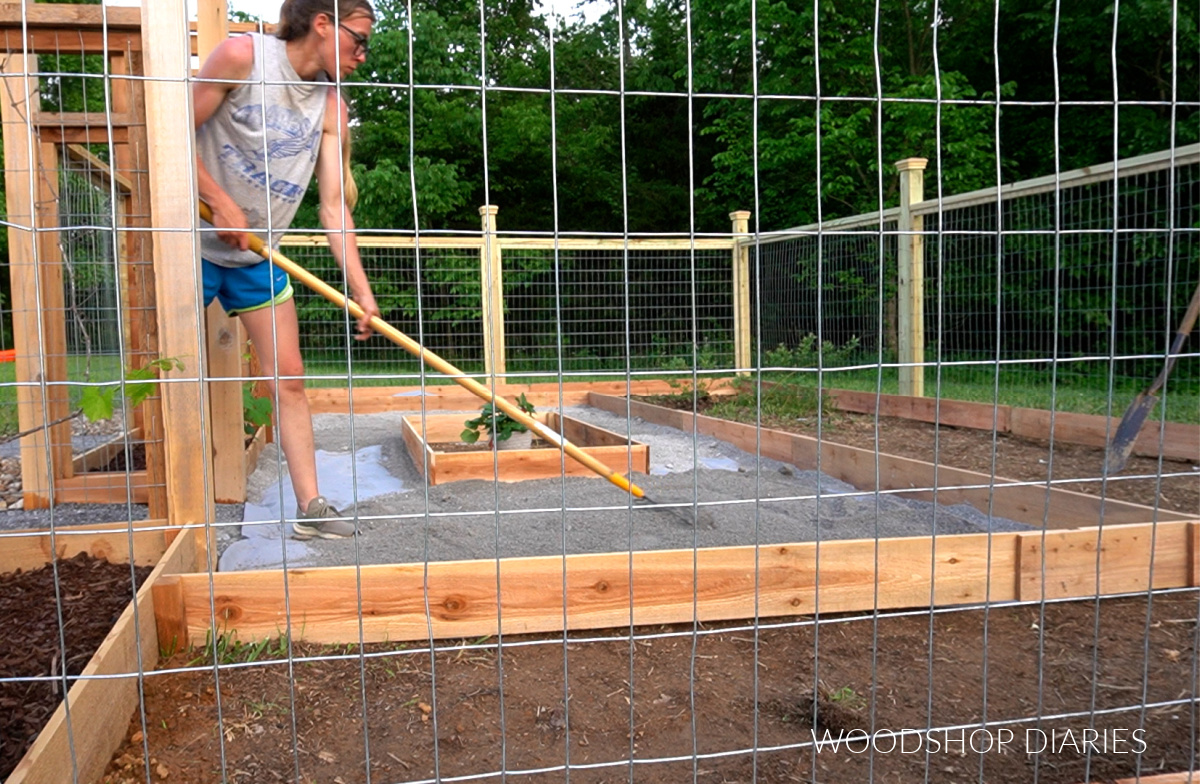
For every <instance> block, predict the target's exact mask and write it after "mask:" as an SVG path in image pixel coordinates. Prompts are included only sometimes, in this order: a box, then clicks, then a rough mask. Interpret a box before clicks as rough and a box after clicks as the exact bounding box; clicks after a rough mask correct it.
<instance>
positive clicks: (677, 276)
mask: <svg viewBox="0 0 1200 784" xmlns="http://www.w3.org/2000/svg"><path fill="white" fill-rule="evenodd" d="M686 244H687V243H686V241H685V242H680V243H679V246H680V247H679V248H677V249H674V250H645V249H634V250H630V251H629V252H628V253H626V252H624V251H623V250H620V249H617V250H609V249H604V250H574V249H571V250H559V251H558V252H557V253H556V252H555V251H553V250H527V249H520V250H518V249H507V250H505V251H504V257H503V258H504V301H505V336H506V337H505V340H506V343H507V347H508V361H509V370H510V371H524V372H537V373H554V372H557V371H558V370H560V369H561V370H563V371H564V372H571V373H586V372H588V371H601V372H603V371H609V372H611V371H624V370H626V369H627V368H629V369H634V370H665V369H670V368H673V369H676V370H679V369H683V368H690V367H692V365H693V364H696V365H697V367H699V368H701V369H716V368H722V367H725V368H727V367H732V363H733V319H732V309H731V302H732V288H731V269H730V260H729V259H730V254H729V251H728V250H709V249H698V250H694V251H691V250H689V249H688V248H687V247H686ZM693 351H695V357H694V358H693Z"/></svg>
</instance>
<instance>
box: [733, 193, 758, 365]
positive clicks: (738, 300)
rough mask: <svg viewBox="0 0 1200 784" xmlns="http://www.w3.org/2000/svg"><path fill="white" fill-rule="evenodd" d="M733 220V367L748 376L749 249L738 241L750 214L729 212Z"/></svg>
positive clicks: (742, 237) (746, 225)
mask: <svg viewBox="0 0 1200 784" xmlns="http://www.w3.org/2000/svg"><path fill="white" fill-rule="evenodd" d="M729 219H730V220H731V221H733V237H732V247H733V251H732V253H733V259H732V260H733V366H734V368H735V370H736V371H737V374H738V375H739V376H748V375H750V365H751V364H752V363H753V360H752V358H751V355H750V248H749V247H747V246H746V244H745V243H744V242H741V241H740V240H742V239H744V238H745V237H746V236H747V235H748V234H749V233H750V213H749V212H748V211H747V210H738V211H737V212H731V213H729Z"/></svg>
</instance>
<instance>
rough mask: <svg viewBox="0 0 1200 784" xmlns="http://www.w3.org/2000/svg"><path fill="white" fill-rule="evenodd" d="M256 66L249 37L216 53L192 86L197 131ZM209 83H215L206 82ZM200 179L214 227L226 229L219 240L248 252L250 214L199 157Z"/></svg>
mask: <svg viewBox="0 0 1200 784" xmlns="http://www.w3.org/2000/svg"><path fill="white" fill-rule="evenodd" d="M253 66H254V39H253V38H251V37H250V36H248V35H243V36H238V37H237V38H229V39H227V40H225V41H224V42H222V43H221V45H220V46H218V47H217V48H216V49H214V50H213V52H212V54H210V55H209V56H208V59H207V60H205V61H204V65H203V66H202V67H201V68H200V73H199V74H198V81H196V82H194V83H193V86H192V107H193V111H194V112H195V119H196V128H197V129H199V128H200V126H202V125H204V123H206V122H208V120H209V118H211V117H212V116H213V114H215V113H216V111H217V109H218V108H219V107H220V106H221V104H222V103H223V102H224V101H225V98H226V97H227V96H228V95H229V93H230V92H231V91H232V90H233V89H234V88H235V87H237V86H238V85H237V84H234V83H233V82H235V81H240V80H245V79H247V78H249V76H250V70H251V68H252V67H253ZM205 79H212V80H215V81H203V80H205ZM196 176H197V180H198V185H199V190H200V198H201V199H203V200H204V201H206V202H207V203H208V206H209V207H212V211H213V225H214V226H218V227H221V228H222V229H226V231H218V232H217V236H218V237H219V238H221V239H222V240H224V241H225V242H227V243H229V244H230V245H232V246H233V247H235V248H238V249H240V250H246V248H247V247H248V245H249V243H250V235H248V234H246V232H245V231H244V230H245V229H247V228H249V223H248V222H247V221H246V214H245V213H244V212H243V211H242V208H241V206H240V205H238V204H237V202H235V201H234V200H233V198H232V197H230V195H229V194H228V193H226V192H225V191H224V189H222V188H221V186H220V185H218V184H217V181H216V180H214V179H213V176H212V174H211V173H210V172H209V171H208V169H207V168H206V167H205V165H204V161H202V160H200V156H199V155H197V156H196ZM229 229H233V230H232V231H230V230H229ZM239 229H240V230H241V231H238V230H239Z"/></svg>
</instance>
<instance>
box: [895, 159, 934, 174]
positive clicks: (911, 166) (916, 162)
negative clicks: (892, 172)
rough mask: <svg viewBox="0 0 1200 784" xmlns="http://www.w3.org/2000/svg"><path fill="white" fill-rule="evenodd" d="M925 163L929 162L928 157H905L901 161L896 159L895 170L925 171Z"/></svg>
mask: <svg viewBox="0 0 1200 784" xmlns="http://www.w3.org/2000/svg"><path fill="white" fill-rule="evenodd" d="M927 163H929V159H928V158H905V159H904V160H902V161H896V171H912V170H917V171H925V165H926V164H927Z"/></svg>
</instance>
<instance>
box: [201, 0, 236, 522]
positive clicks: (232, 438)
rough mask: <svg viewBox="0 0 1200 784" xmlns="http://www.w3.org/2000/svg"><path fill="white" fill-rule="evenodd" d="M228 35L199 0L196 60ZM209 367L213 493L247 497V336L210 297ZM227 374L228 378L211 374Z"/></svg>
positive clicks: (217, 8)
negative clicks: (244, 355) (244, 400)
mask: <svg viewBox="0 0 1200 784" xmlns="http://www.w3.org/2000/svg"><path fill="white" fill-rule="evenodd" d="M228 37H229V5H228V3H226V1H225V0H200V6H199V9H198V10H197V14H196V39H197V45H198V47H199V54H200V62H204V60H205V59H207V58H208V56H209V55H210V54H211V53H212V50H213V49H216V48H217V46H218V45H219V44H220V43H221V42H222V41H224V40H225V39H226V38H228ZM204 320H205V325H206V327H207V329H206V330H205V346H206V349H207V351H206V355H207V356H206V359H207V362H208V368H207V372H206V373H205V375H206V376H207V377H208V378H209V379H214V380H211V381H209V383H208V402H209V405H210V406H211V407H212V411H211V418H210V421H211V422H212V439H213V474H212V484H213V496H214V498H215V499H216V500H217V501H220V502H222V503H240V502H242V501H245V500H246V461H245V455H246V433H245V430H244V429H243V422H244V420H245V411H244V408H243V406H242V382H241V381H239V380H236V379H237V378H238V377H240V376H241V375H242V347H243V346H244V345H245V344H246V335H245V332H244V330H243V328H242V322H241V320H240V319H237V318H230V317H229V316H228V315H226V313H225V309H224V308H222V307H221V305H220V303H218V302H216V301H213V303H212V304H211V305H209V306H208V309H207V310H206V311H205V314H204ZM223 378H231V379H235V380H233V381H219V380H215V379H223Z"/></svg>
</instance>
